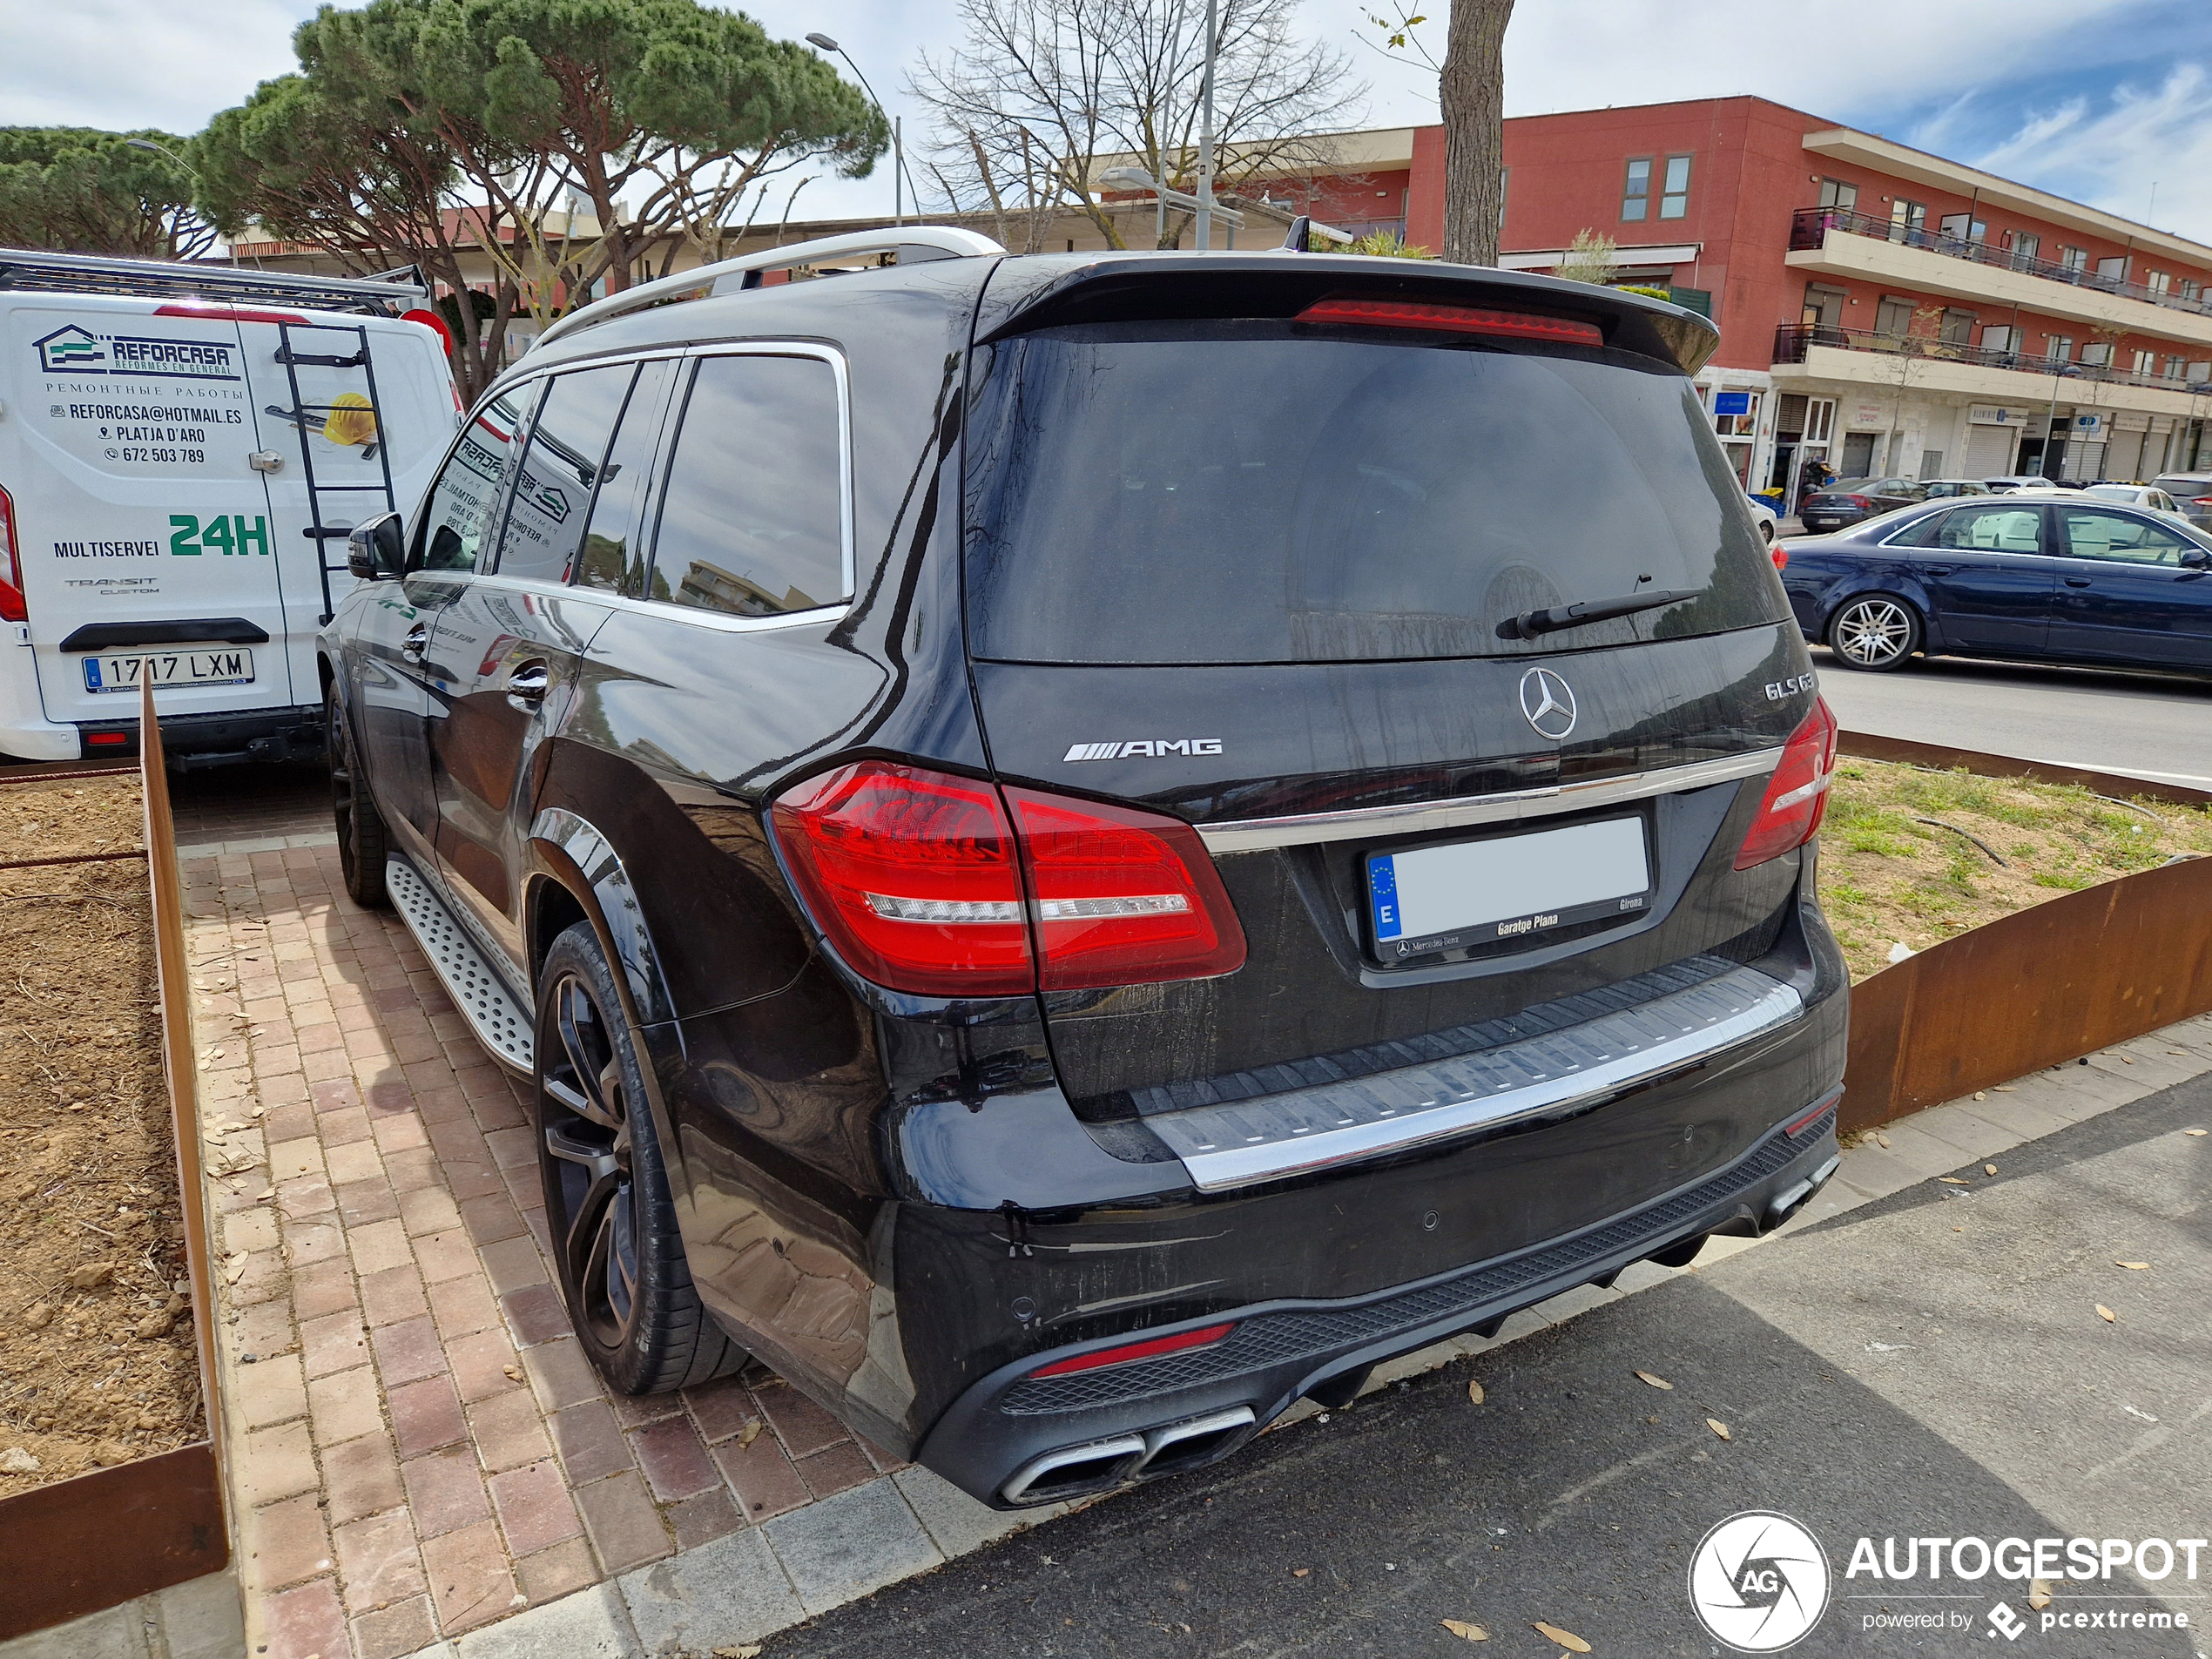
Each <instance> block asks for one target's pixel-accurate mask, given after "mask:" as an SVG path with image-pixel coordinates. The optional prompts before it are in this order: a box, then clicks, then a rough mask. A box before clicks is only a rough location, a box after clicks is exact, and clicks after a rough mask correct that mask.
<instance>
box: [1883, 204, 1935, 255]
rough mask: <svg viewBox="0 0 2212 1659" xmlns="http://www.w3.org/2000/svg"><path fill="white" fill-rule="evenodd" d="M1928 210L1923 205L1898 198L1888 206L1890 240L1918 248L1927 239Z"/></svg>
mask: <svg viewBox="0 0 2212 1659" xmlns="http://www.w3.org/2000/svg"><path fill="white" fill-rule="evenodd" d="M1927 228H1928V210H1927V207H1926V206H1925V204H1923V203H1920V202H1909V201H1907V200H1905V198H1904V197H1902V196H1899V197H1898V199H1896V200H1895V201H1893V202H1892V203H1891V204H1890V239H1891V240H1892V242H1911V243H1912V244H1913V245H1914V246H1919V244H1920V243H1921V242H1923V241H1925V239H1926V237H1927Z"/></svg>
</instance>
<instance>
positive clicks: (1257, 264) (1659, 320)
mask: <svg viewBox="0 0 2212 1659" xmlns="http://www.w3.org/2000/svg"><path fill="white" fill-rule="evenodd" d="M1355 296H1356V297H1358V298H1361V299H1372V300H1406V301H1410V302H1413V303H1421V302H1426V303H1430V304H1455V305H1480V306H1496V307H1510V308H1513V309H1514V310H1521V311H1527V312H1529V313H1532V314H1538V315H1541V316H1547V317H1556V318H1561V319H1568V320H1576V321H1585V322H1589V323H1594V324H1595V325H1596V327H1598V328H1599V329H1600V330H1601V331H1602V334H1603V335H1604V338H1605V343H1606V344H1607V345H1608V346H1609V347H1614V348H1615V349H1617V350H1622V351H1630V352H1635V353H1636V354H1638V355H1640V356H1644V357H1649V358H1652V359H1655V360H1656V361H1659V362H1662V363H1664V364H1666V365H1667V366H1668V367H1669V368H1678V369H1680V370H1681V371H1682V372H1683V374H1696V372H1697V371H1698V370H1699V369H1701V368H1703V367H1704V366H1705V363H1706V361H1707V360H1708V359H1709V358H1710V357H1711V356H1712V354H1713V353H1714V352H1715V351H1716V350H1718V349H1719V347H1720V343H1721V335H1720V330H1719V329H1717V328H1716V327H1714V326H1713V325H1712V324H1711V323H1710V321H1708V320H1706V319H1705V318H1703V317H1701V316H1699V315H1698V314H1696V312H1694V311H1685V310H1684V309H1683V307H1680V306H1671V305H1669V304H1667V303H1666V302H1665V301H1664V300H1654V299H1651V298H1650V297H1649V296H1648V295H1644V294H1640V293H1622V292H1621V291H1620V290H1619V289H1617V288H1601V287H1594V286H1592V285H1591V284H1589V283H1587V282H1568V281H1563V280H1561V279H1559V278H1557V277H1548V276H1537V275H1534V274H1533V273H1528V272H1524V271H1494V270H1492V269H1490V268H1489V267H1488V266H1476V265H1446V264H1444V263H1443V262H1442V261H1441V260H1391V259H1377V258H1371V257H1365V256H1361V255H1358V254H1347V253H1301V252H1298V251H1296V250H1293V249H1287V248H1278V249H1270V250H1266V251H1263V252H1259V253H1242V252H1239V253H1177V252H1173V251H1168V252H1161V253H1151V252H1147V253H1094V254H1074V255H1069V254H1044V255H1033V256H1030V257H1028V258H1025V259H1008V260H1001V261H1000V262H999V264H998V266H997V267H996V268H995V270H994V271H993V272H992V273H991V280H990V283H989V286H988V287H986V288H985V289H984V292H983V300H982V305H981V308H980V311H979V313H978V314H977V317H976V321H975V339H976V342H977V343H978V344H979V345H981V344H984V343H987V342H988V341H992V340H995V339H998V338H1001V336H1004V335H1007V334H1028V333H1031V332H1034V331H1035V330H1036V329H1039V328H1049V327H1060V326H1063V325H1066V324H1070V323H1083V322H1131V321H1147V320H1167V319H1170V318H1173V319H1205V318H1221V319H1224V320H1225V319H1228V318H1232V317H1233V318H1244V319H1249V318H1255V317H1261V318H1264V317H1282V318H1291V317H1295V316H1297V315H1298V314H1299V313H1300V312H1302V311H1304V310H1305V308H1306V307H1308V306H1311V305H1312V304H1313V303H1315V302H1316V301H1317V300H1323V299H1327V298H1332V297H1355Z"/></svg>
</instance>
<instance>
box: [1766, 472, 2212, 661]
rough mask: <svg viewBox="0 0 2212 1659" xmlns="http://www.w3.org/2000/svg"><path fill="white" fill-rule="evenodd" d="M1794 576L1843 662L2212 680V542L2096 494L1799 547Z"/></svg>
mask: <svg viewBox="0 0 2212 1659" xmlns="http://www.w3.org/2000/svg"><path fill="white" fill-rule="evenodd" d="M1783 581H1784V586H1785V587H1786V589H1787V590H1788V591H1789V595H1790V604H1791V609H1792V610H1794V611H1795V612H1796V614H1797V623H1798V625H1799V627H1800V628H1801V629H1803V631H1804V637H1806V638H1807V639H1809V640H1814V641H1817V642H1820V643H1823V644H1826V645H1827V646H1828V647H1829V649H1830V650H1831V651H1833V652H1834V653H1835V657H1836V660H1837V661H1838V662H1839V663H1841V664H1843V665H1844V667H1846V668H1855V669H1865V670H1871V671H1877V672H1879V671H1889V670H1893V669H1898V668H1902V667H1904V666H1905V664H1907V663H1908V662H1910V661H1911V660H1912V658H1913V657H1914V655H1915V654H1917V653H1925V654H1926V655H1928V656H1941V655H1950V656H1961V657H2001V658H2012V659H2015V660H2028V661H2040V662H2056V663H2084V664H2103V665H2107V666H2113V667H2134V668H2156V669H2168V670H2178V671H2183V672H2189V673H2197V674H2203V673H2207V672H2212V536H2208V535H2207V534H2206V533H2205V532H2204V531H2202V530H2200V529H2195V527H2194V526H2191V525H2189V524H2188V523H2185V522H2183V521H2181V520H2177V519H2175V518H2174V517H2172V516H2168V515H2166V514H2162V513H2158V512H2154V511H2152V510H2150V509H2147V508H2140V507H2134V506H2123V505H2121V504H2120V503H2118V502H2110V501H2107V500H2103V499H2101V498H2098V497H2096V496H2092V495H2089V494H2087V492H2083V493H2080V494H2067V495H2063V496H2061V495H2059V494H2057V493H2055V492H2046V493H2043V494H2040V495H2038V494H2034V493H2033V492H2020V493H2016V494H2009V495H2004V496H1998V497H1997V498H1995V499H1994V500H1991V501H1986V502H1983V501H1975V502H1949V503H1946V504H1944V505H1942V506H1931V507H1930V508H1928V509H1926V510H1925V511H1920V512H1913V513H1898V514H1894V515H1892V516H1890V517H1887V518H1884V519H1880V520H1878V521H1876V522H1873V523H1867V524H1863V525H1860V526H1858V528H1856V529H1851V530H1846V531H1844V533H1843V534H1841V535H1838V536H1825V537H1822V538H1819V539H1817V540H1812V539H1808V540H1804V541H1797V542H1792V543H1790V565H1789V569H1788V570H1786V571H1785V572H1784V577H1783Z"/></svg>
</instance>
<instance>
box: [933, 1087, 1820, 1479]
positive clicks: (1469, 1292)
mask: <svg viewBox="0 0 2212 1659" xmlns="http://www.w3.org/2000/svg"><path fill="white" fill-rule="evenodd" d="M1837 1162H1838V1153H1837V1146H1836V1116H1835V1107H1834V1097H1833V1096H1830V1098H1829V1099H1828V1101H1827V1102H1826V1103H1825V1109H1824V1110H1823V1111H1822V1112H1821V1113H1820V1115H1819V1116H1817V1118H1816V1119H1815V1120H1814V1121H1812V1122H1811V1123H1804V1125H1803V1127H1801V1128H1800V1129H1799V1130H1798V1132H1797V1134H1796V1135H1794V1136H1793V1135H1791V1134H1790V1133H1789V1132H1788V1130H1786V1128H1784V1129H1777V1130H1773V1131H1772V1132H1771V1133H1770V1134H1768V1135H1767V1136H1764V1138H1762V1139H1761V1140H1760V1141H1759V1142H1758V1143H1757V1144H1756V1145H1754V1146H1753V1147H1752V1148H1751V1149H1750V1150H1749V1151H1748V1152H1746V1153H1744V1154H1743V1156H1742V1157H1738V1158H1737V1159H1736V1160H1735V1161H1734V1162H1732V1163H1729V1164H1727V1165H1726V1166H1724V1167H1723V1168H1722V1169H1720V1170H1715V1171H1710V1172H1708V1173H1706V1174H1704V1175H1703V1176H1700V1177H1697V1178H1696V1179H1694V1180H1692V1181H1689V1182H1688V1183H1686V1184H1683V1185H1682V1186H1680V1187H1678V1188H1676V1189H1675V1190H1673V1191H1671V1192H1669V1193H1667V1194H1665V1195H1663V1196H1662V1197H1658V1198H1656V1199H1654V1200H1652V1201H1651V1202H1649V1203H1647V1204H1642V1205H1639V1206H1637V1207H1636V1208H1635V1209H1633V1210H1630V1211H1625V1212H1623V1213H1622V1214H1619V1215H1616V1216H1614V1217H1610V1218H1608V1219H1607V1220H1604V1221H1602V1222H1600V1223H1598V1224H1595V1225H1593V1226H1589V1227H1586V1228H1583V1229H1581V1230H1580V1231H1575V1232H1574V1233H1571V1234H1568V1235H1565V1236H1562V1237H1560V1238H1553V1239H1549V1240H1548V1241H1545V1242H1544V1243H1541V1244H1536V1245H1534V1246H1532V1247H1530V1248H1527V1249H1525V1250H1521V1251H1515V1252H1513V1253H1511V1254H1509V1255H1504V1256H1500V1257H1495V1258H1491V1259H1489V1260H1487V1261H1482V1262H1478V1263H1475V1264H1472V1265H1469V1266H1465V1267H1460V1268H1458V1269H1455V1270H1453V1271H1451V1272H1448V1273H1445V1274H1440V1275H1436V1276H1433V1277H1431V1278H1424V1279H1419V1280H1415V1281H1413V1282H1411V1283H1407V1284H1402V1285H1393V1286H1392V1287H1390V1288H1388V1289H1386V1290H1382V1291H1375V1292H1372V1293H1371V1294H1368V1295H1366V1296H1361V1297H1356V1298H1343V1299H1337V1300H1328V1301H1320V1300H1291V1299H1278V1300H1273V1301H1267V1302H1258V1303H1253V1304H1251V1305H1245V1306H1242V1307H1237V1308H1232V1309H1225V1310H1220V1311H1216V1312H1208V1313H1207V1314H1206V1315H1204V1317H1203V1318H1197V1319H1190V1320H1185V1321H1183V1322H1181V1323H1180V1324H1177V1325H1161V1326H1158V1327H1152V1328H1148V1329H1146V1330H1145V1331H1144V1332H1143V1335H1144V1336H1145V1337H1147V1338H1152V1337H1170V1336H1173V1335H1175V1334H1177V1332H1179V1331H1184V1330H1190V1329H1197V1328H1203V1327H1206V1326H1211V1325H1222V1324H1229V1323H1233V1324H1234V1325H1235V1329H1234V1330H1233V1331H1232V1332H1231V1333H1230V1334H1229V1335H1228V1336H1227V1337H1226V1338H1225V1339H1221V1340H1219V1341H1217V1342H1215V1343H1214V1344H1212V1345H1210V1346H1206V1347H1204V1348H1198V1349H1193V1350H1188V1351H1185V1352H1177V1353H1171V1354H1167V1355H1163V1356H1161V1357H1159V1358H1156V1359H1142V1360H1137V1361H1135V1362H1133V1363H1129V1364H1124V1365H1120V1366H1111V1367H1108V1368H1102V1369H1098V1370H1094V1371H1088V1372H1072V1373H1069V1374H1064V1375H1062V1376H1057V1377H1051V1378H1037V1377H1035V1376H1034V1375H1033V1374H1032V1373H1034V1372H1036V1371H1037V1370H1039V1369H1040V1368H1041V1367H1043V1366H1049V1365H1052V1364H1054V1363H1055V1362H1057V1361H1061V1360H1064V1359H1070V1358H1075V1357H1078V1356H1080V1355H1082V1354H1083V1353H1085V1352H1091V1351H1095V1350H1097V1349H1099V1348H1102V1347H1110V1346H1112V1345H1115V1341H1116V1339H1106V1340H1104V1341H1094V1342H1090V1343H1084V1344H1076V1345H1069V1346H1067V1347H1065V1348H1058V1349H1053V1350H1049V1351H1048V1352H1042V1353H1033V1354H1030V1355H1028V1356H1025V1357H1024V1358H1022V1359H1019V1360H1017V1361H1015V1362H1014V1363H1012V1364H1010V1365H1007V1366H1001V1367H1000V1368H999V1369H998V1370H996V1371H995V1372H991V1373H990V1374H989V1375H988V1376H986V1377H984V1378H982V1379H980V1380H979V1381H977V1382H976V1383H975V1384H974V1386H971V1387H970V1388H968V1390H967V1391H966V1392H965V1393H962V1394H961V1396H960V1397H959V1398H958V1399H956V1400H955V1401H954V1403H953V1405H952V1406H951V1407H950V1408H949V1409H948V1411H947V1412H946V1413H945V1414H944V1416H943V1417H942V1418H941V1420H939V1422H938V1423H937V1425H936V1426H935V1427H934V1429H933V1430H932V1432H931V1433H930V1434H929V1435H928V1437H927V1440H926V1441H925V1442H924V1444H923V1446H922V1447H921V1453H920V1461H921V1462H922V1463H923V1464H924V1465H926V1466H927V1467H929V1468H931V1469H933V1470H934V1471H935V1472H936V1473H937V1474H941V1475H943V1476H944V1477H945V1478H946V1479H947V1480H951V1481H952V1482H953V1483H954V1485H956V1486H959V1487H962V1488H963V1489H965V1490H966V1491H968V1492H969V1493H971V1494H974V1495H975V1496H976V1497H978V1498H980V1499H981V1500H982V1501H985V1502H987V1503H989V1504H991V1505H992V1506H993V1507H996V1508H1001V1509H1010V1508H1016V1507H1024V1506H1026V1505H1029V1504H1037V1503H1048V1502H1052V1501H1057V1500H1060V1499H1063V1498H1069V1497H1074V1496H1079V1495H1082V1494H1085V1493H1089V1492H1096V1491H1099V1490H1102V1489H1103V1488H1105V1487H1110V1486H1114V1485H1116V1484H1118V1483H1120V1482H1121V1481H1123V1480H1130V1479H1138V1480H1143V1479H1149V1478H1150V1477H1152V1476H1154V1475H1157V1474H1171V1473H1177V1472H1179V1471H1181V1470H1184V1469H1188V1468H1192V1467H1197V1465H1199V1464H1201V1463H1206V1462H1211V1461H1212V1460H1214V1459H1215V1458H1217V1457H1221V1456H1225V1455H1226V1454H1228V1453H1231V1452H1232V1451H1234V1450H1235V1449H1236V1448H1237V1447H1238V1446H1239V1445H1241V1444H1243V1443H1244V1441H1245V1440H1248V1439H1249V1438H1250V1437H1251V1435H1253V1434H1255V1433H1258V1432H1259V1431H1260V1429H1261V1428H1263V1427H1264V1426H1265V1425H1266V1424H1268V1423H1269V1422H1270V1421H1271V1420H1273V1419H1274V1418H1276V1417H1277V1416H1278V1415H1279V1414H1280V1413H1282V1412H1283V1411H1285V1409H1286V1408H1288V1407H1289V1406H1291V1403H1292V1402H1293V1401H1295V1400H1297V1399H1299V1398H1300V1397H1301V1396H1304V1395H1315V1396H1318V1397H1319V1398H1322V1399H1348V1398H1349V1397H1350V1395H1351V1394H1352V1393H1353V1392H1355V1391H1356V1390H1357V1388H1358V1386H1359V1382H1360V1380H1361V1379H1364V1377H1365V1375H1366V1372H1367V1371H1368V1370H1369V1369H1370V1368H1371V1367H1372V1366H1375V1365H1376V1364H1378V1363H1379V1362H1380V1361H1382V1360H1385V1359H1391V1358H1393V1357H1394V1356H1396V1355H1399V1354H1403V1353H1408V1352H1413V1350H1415V1349H1418V1348H1422V1347H1426V1346H1427V1345H1430V1344H1432V1343H1435V1342H1440V1341H1442V1340H1443V1339H1446V1338H1447V1337H1452V1336H1456V1335H1459V1334H1460V1333H1463V1332H1469V1331H1474V1332H1482V1333H1484V1334H1487V1333H1489V1332H1494V1331H1495V1330H1496V1328H1497V1327H1498V1325H1500V1324H1501V1323H1502V1322H1503V1321H1504V1320H1505V1319H1506V1318H1507V1317H1508V1316H1509V1315H1511V1314H1513V1313H1514V1312H1517V1311H1519V1310H1520V1309H1521V1308H1525V1307H1527V1306H1530V1305H1533V1304H1534V1303H1537V1302H1541V1301H1542V1300H1544V1299H1545V1298H1548V1297H1551V1296H1555V1295H1557V1294H1559V1293H1560V1292H1561V1291H1568V1290H1572V1289H1574V1288H1575V1286H1577V1285H1585V1284H1588V1283H1590V1282H1592V1281H1593V1280H1595V1281H1598V1282H1601V1283H1608V1284H1609V1283H1610V1282H1611V1279H1612V1277H1613V1276H1614V1275H1615V1274H1617V1273H1618V1272H1619V1271H1621V1270H1622V1268H1624V1267H1627V1266H1629V1265H1630V1264H1633V1263H1635V1262H1638V1261H1642V1260H1645V1259H1647V1258H1650V1257H1652V1256H1655V1255H1660V1254H1664V1253H1667V1252H1668V1251H1669V1249H1670V1247H1674V1246H1682V1245H1685V1244H1687V1243H1688V1242H1689V1241H1694V1240H1696V1239H1699V1238H1703V1236H1704V1235H1706V1234H1708V1233H1711V1232H1714V1231H1724V1232H1737V1233H1759V1232H1764V1231H1768V1230H1770V1229H1771V1228H1773V1227H1776V1226H1779V1225H1780V1224H1782V1223H1783V1222H1784V1221H1786V1220H1787V1219H1788V1218H1789V1217H1790V1216H1791V1215H1792V1214H1794V1213H1795V1212H1796V1211H1797V1209H1799V1208H1800V1207H1802V1206H1803V1204H1804V1203H1805V1201H1806V1200H1807V1199H1809V1198H1810V1197H1811V1196H1812V1195H1813V1193H1815V1192H1816V1191H1817V1190H1819V1188H1820V1186H1821V1185H1822V1184H1824V1183H1825V1182H1826V1181H1827V1179H1828V1178H1829V1177H1830V1176H1831V1175H1832V1174H1833V1173H1834V1172H1835V1170H1836V1165H1837ZM1120 1340H1126V1338H1123V1339H1120Z"/></svg>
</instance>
